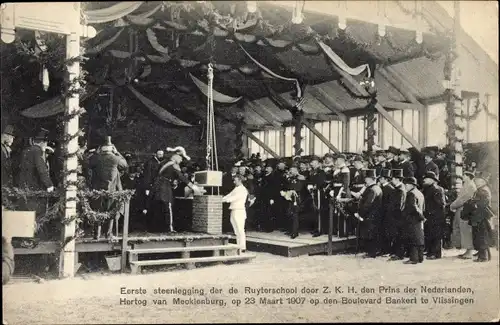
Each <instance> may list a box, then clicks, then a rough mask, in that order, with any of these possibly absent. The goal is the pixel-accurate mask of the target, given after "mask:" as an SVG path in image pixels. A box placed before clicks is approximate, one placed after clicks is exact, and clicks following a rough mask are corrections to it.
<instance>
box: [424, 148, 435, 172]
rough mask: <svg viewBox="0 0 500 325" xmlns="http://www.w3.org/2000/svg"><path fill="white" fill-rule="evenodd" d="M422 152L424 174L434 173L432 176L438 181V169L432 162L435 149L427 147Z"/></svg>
mask: <svg viewBox="0 0 500 325" xmlns="http://www.w3.org/2000/svg"><path fill="white" fill-rule="evenodd" d="M423 151H424V152H423V153H424V161H425V172H432V173H434V175H436V178H437V179H438V180H439V167H438V166H437V165H436V163H435V162H434V158H435V156H436V151H437V147H429V148H426V149H425V150H423Z"/></svg>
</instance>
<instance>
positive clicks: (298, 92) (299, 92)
mask: <svg viewBox="0 0 500 325" xmlns="http://www.w3.org/2000/svg"><path fill="white" fill-rule="evenodd" d="M238 45H239V47H240V48H241V49H242V50H243V52H245V55H246V56H247V57H248V58H250V60H252V61H253V62H254V63H255V64H256V65H258V66H259V68H261V69H262V70H264V71H265V72H266V73H267V74H269V75H271V76H273V77H274V78H278V79H281V80H286V81H293V82H295V87H296V88H297V98H302V96H303V94H302V88H301V87H300V82H299V80H297V79H295V78H286V77H283V76H280V75H279V74H277V73H274V72H273V71H271V70H270V69H268V68H267V67H265V66H264V65H263V64H261V63H260V62H259V61H257V60H256V59H254V58H253V57H252V56H251V55H250V53H248V52H247V51H246V50H245V49H244V48H243V46H241V44H238Z"/></svg>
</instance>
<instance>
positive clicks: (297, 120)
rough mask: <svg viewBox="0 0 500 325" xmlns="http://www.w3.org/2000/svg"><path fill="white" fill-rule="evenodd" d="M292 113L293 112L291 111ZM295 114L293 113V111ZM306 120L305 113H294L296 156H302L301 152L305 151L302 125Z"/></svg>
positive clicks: (294, 146)
mask: <svg viewBox="0 0 500 325" xmlns="http://www.w3.org/2000/svg"><path fill="white" fill-rule="evenodd" d="M290 113H292V112H290ZM292 114H293V113H292ZM303 122H304V115H303V114H300V113H299V114H294V116H293V125H294V126H295V130H294V133H293V138H294V141H295V144H294V145H293V148H294V150H295V151H294V153H293V155H294V156H300V154H301V153H302V152H303V150H304V149H303V148H302V125H303Z"/></svg>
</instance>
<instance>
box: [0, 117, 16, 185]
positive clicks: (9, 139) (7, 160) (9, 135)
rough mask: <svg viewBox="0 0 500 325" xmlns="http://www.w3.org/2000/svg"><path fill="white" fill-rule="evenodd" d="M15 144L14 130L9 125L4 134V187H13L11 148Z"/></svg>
mask: <svg viewBox="0 0 500 325" xmlns="http://www.w3.org/2000/svg"><path fill="white" fill-rule="evenodd" d="M13 142H14V128H13V127H12V125H7V126H6V127H5V129H4V130H3V132H2V186H13V185H14V175H13V170H12V158H11V152H12V149H11V146H12V143H13Z"/></svg>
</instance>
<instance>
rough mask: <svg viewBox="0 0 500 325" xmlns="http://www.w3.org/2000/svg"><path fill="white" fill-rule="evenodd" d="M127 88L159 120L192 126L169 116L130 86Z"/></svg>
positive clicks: (164, 110) (169, 114) (167, 112)
mask: <svg viewBox="0 0 500 325" xmlns="http://www.w3.org/2000/svg"><path fill="white" fill-rule="evenodd" d="M127 88H128V89H129V90H130V92H131V93H132V94H133V95H134V96H135V97H136V98H137V99H138V100H139V101H140V102H141V103H143V104H144V106H146V107H147V108H148V109H149V111H150V112H151V113H153V114H154V115H155V116H157V117H158V118H159V119H161V120H163V121H165V122H167V123H170V124H173V125H177V126H192V125H191V124H189V123H186V122H184V121H183V120H181V119H180V118H178V117H177V116H175V115H173V114H171V113H170V112H169V111H167V110H166V109H164V108H163V107H161V106H160V105H158V104H156V103H155V102H153V101H152V100H151V99H149V98H146V97H145V96H144V95H142V94H141V93H140V92H139V91H138V90H137V89H135V88H134V87H132V86H131V85H128V86H127Z"/></svg>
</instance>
